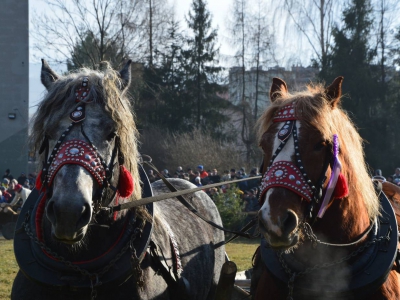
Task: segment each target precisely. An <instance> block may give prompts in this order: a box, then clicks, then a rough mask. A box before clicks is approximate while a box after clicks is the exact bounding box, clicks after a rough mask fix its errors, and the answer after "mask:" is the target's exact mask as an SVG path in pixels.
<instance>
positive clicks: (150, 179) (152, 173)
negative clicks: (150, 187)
mask: <svg viewBox="0 0 400 300" xmlns="http://www.w3.org/2000/svg"><path fill="white" fill-rule="evenodd" d="M147 177H148V178H149V181H150V182H154V181H156V176H154V172H153V170H149V171H148V172H147Z"/></svg>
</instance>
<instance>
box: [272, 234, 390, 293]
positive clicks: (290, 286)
mask: <svg viewBox="0 0 400 300" xmlns="http://www.w3.org/2000/svg"><path fill="white" fill-rule="evenodd" d="M391 232H392V228H391V227H390V228H389V229H388V232H387V234H386V235H385V236H380V237H378V238H374V239H372V240H371V241H369V242H366V243H365V244H364V245H363V246H361V247H359V248H358V249H357V250H355V251H353V252H351V253H350V254H349V255H347V256H344V257H342V258H341V259H339V260H336V261H333V262H329V263H323V264H316V265H314V266H312V267H309V268H306V269H305V270H303V271H300V272H297V273H296V272H293V271H292V269H290V267H289V266H288V265H287V263H286V262H285V259H284V258H283V254H284V251H280V252H279V254H278V258H279V262H280V263H281V266H282V267H283V269H284V271H285V272H286V273H287V274H288V275H291V278H290V279H289V282H288V290H289V293H288V297H287V300H293V287H294V280H295V278H296V277H300V276H303V275H307V274H310V273H311V272H313V271H315V270H318V269H323V268H329V267H332V266H335V265H339V264H341V263H343V262H345V261H347V260H349V259H351V258H353V257H356V256H357V255H359V254H360V253H361V252H363V251H364V250H365V249H367V248H369V247H370V246H372V245H374V244H376V243H379V242H381V241H383V240H385V241H386V242H389V241H390V233H391Z"/></svg>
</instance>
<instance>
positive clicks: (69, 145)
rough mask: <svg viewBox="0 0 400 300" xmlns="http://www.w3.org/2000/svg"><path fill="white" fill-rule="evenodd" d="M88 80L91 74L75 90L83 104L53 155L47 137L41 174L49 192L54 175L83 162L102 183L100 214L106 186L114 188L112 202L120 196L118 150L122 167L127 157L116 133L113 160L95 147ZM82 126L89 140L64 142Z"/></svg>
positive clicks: (96, 198)
mask: <svg viewBox="0 0 400 300" xmlns="http://www.w3.org/2000/svg"><path fill="white" fill-rule="evenodd" d="M88 82H89V80H88V77H84V78H83V79H82V83H81V86H80V88H78V89H77V91H76V93H75V96H76V100H75V102H78V103H79V102H80V104H79V105H78V106H77V107H76V108H75V109H74V110H73V111H72V112H71V113H70V115H69V118H70V120H71V121H72V122H71V124H70V125H69V126H68V127H67V128H66V129H65V131H64V132H63V133H62V134H61V136H60V138H59V139H58V140H57V142H56V145H55V146H54V148H53V150H52V152H51V154H50V156H49V155H48V153H49V138H48V136H45V138H44V141H43V143H42V146H41V147H40V150H39V153H40V154H41V153H43V152H45V160H44V162H43V168H42V171H41V174H40V175H39V176H40V179H41V183H40V188H45V189H46V191H47V193H48V194H49V193H51V190H52V183H53V180H54V177H55V176H56V174H57V173H58V171H59V170H60V169H61V168H62V167H63V166H65V165H79V166H81V167H83V168H84V169H86V170H87V171H88V172H89V173H90V174H91V175H92V177H93V179H95V180H96V182H97V183H98V185H99V189H98V190H97V191H96V193H95V194H94V197H93V203H94V210H93V211H94V213H98V212H99V211H100V209H101V206H102V203H103V201H102V199H103V198H104V194H105V189H106V188H108V187H109V188H111V189H112V190H113V196H112V198H111V200H110V201H109V202H111V201H112V199H114V198H115V196H116V193H117V188H116V187H115V186H113V185H112V177H113V172H112V171H113V170H114V166H115V163H114V161H115V159H116V157H117V153H119V155H118V163H119V165H120V166H122V165H123V163H124V158H123V156H122V154H121V153H120V151H119V137H118V136H117V135H116V136H114V148H113V151H112V155H111V159H110V162H109V163H108V165H107V163H106V162H105V160H104V159H103V158H102V156H101V154H100V153H99V151H98V150H97V148H96V146H94V144H93V143H92V141H91V140H90V138H89V137H88V136H87V134H86V133H85V131H84V122H83V121H84V120H85V117H86V113H85V108H86V104H87V103H91V102H92V101H93V100H92V99H90V98H89V88H88ZM78 125H80V130H81V133H82V135H83V136H84V138H85V140H77V139H73V140H69V141H64V140H65V138H66V137H67V136H68V134H69V133H70V132H71V131H72V129H73V127H74V126H78ZM129 175H130V173H129ZM37 188H38V187H37ZM40 188H38V189H40ZM48 198H49V197H48Z"/></svg>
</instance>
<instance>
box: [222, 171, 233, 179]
mask: <svg viewBox="0 0 400 300" xmlns="http://www.w3.org/2000/svg"><path fill="white" fill-rule="evenodd" d="M229 180H231V174H229V171H228V170H225V171H224V175H223V176H222V181H229Z"/></svg>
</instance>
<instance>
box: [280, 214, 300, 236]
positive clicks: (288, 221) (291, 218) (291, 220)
mask: <svg viewBox="0 0 400 300" xmlns="http://www.w3.org/2000/svg"><path fill="white" fill-rule="evenodd" d="M297 224H298V219H297V215H296V214H295V213H294V212H293V211H291V210H288V212H287V214H286V218H285V220H283V223H282V229H283V233H284V234H285V235H289V234H290V233H292V232H293V230H295V229H296V227H297Z"/></svg>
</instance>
